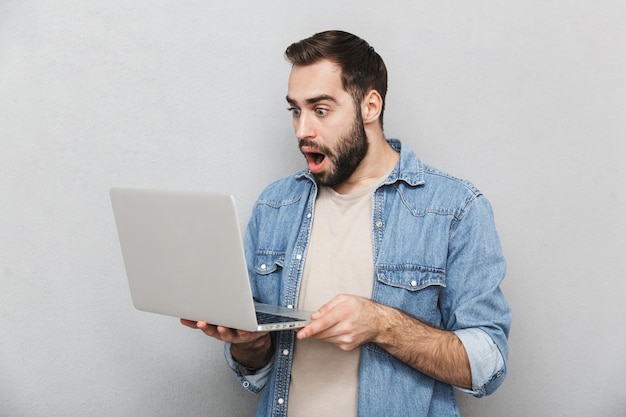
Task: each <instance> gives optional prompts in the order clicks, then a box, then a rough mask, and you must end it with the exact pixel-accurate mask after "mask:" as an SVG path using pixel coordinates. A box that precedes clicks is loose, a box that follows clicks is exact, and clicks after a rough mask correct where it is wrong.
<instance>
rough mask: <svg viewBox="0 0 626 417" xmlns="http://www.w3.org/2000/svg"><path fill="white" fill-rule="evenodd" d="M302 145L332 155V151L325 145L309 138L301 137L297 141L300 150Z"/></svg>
mask: <svg viewBox="0 0 626 417" xmlns="http://www.w3.org/2000/svg"><path fill="white" fill-rule="evenodd" d="M303 146H306V147H309V148H311V149H313V150H314V151H317V152H319V153H323V154H324V155H332V153H333V152H332V151H331V150H330V149H329V148H327V147H326V146H324V145H320V144H319V143H318V142H316V141H314V140H311V139H302V140H301V141H300V142H299V143H298V148H300V150H302V147H303Z"/></svg>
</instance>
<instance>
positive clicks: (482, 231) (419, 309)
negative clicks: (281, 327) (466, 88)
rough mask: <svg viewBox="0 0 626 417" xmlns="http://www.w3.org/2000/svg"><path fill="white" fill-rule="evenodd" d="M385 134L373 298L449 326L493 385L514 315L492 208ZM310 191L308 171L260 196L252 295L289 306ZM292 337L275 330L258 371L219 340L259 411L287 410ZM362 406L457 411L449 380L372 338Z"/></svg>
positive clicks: (475, 376)
mask: <svg viewBox="0 0 626 417" xmlns="http://www.w3.org/2000/svg"><path fill="white" fill-rule="evenodd" d="M388 142H389V143H390V144H391V146H392V147H393V148H394V149H395V150H396V151H398V152H400V160H399V162H398V164H397V165H396V167H395V168H394V170H393V171H392V172H391V174H390V175H389V177H388V178H387V180H386V181H385V182H384V183H383V184H382V185H381V186H380V187H379V188H378V189H377V190H376V191H375V192H374V195H373V200H372V207H373V219H372V242H373V254H374V263H375V265H374V270H375V274H374V276H373V277H372V278H373V290H372V299H373V300H374V301H377V302H379V303H381V304H385V305H388V306H391V307H394V308H397V309H400V310H402V311H404V312H405V313H407V314H409V315H411V316H413V317H415V318H417V319H419V320H421V321H422V322H424V323H427V324H429V325H431V326H435V327H438V328H441V329H446V330H450V331H454V332H455V333H456V334H457V336H458V337H459V338H460V339H461V341H462V342H463V344H464V347H465V349H466V351H467V353H468V356H469V359H470V366H471V369H472V382H473V385H474V386H473V390H472V391H471V392H472V393H473V394H474V395H475V396H477V397H480V396H483V395H486V394H490V393H492V392H493V391H495V389H496V388H497V387H498V386H499V385H500V384H501V383H502V381H503V379H504V377H505V375H506V360H507V356H508V345H507V338H508V332H509V327H510V323H511V311H510V309H509V306H508V304H507V302H506V301H505V299H504V296H503V294H502V293H501V291H500V287H499V285H500V282H501V281H502V279H503V277H504V274H505V269H506V266H505V261H504V258H503V255H502V251H501V247H500V243H499V239H498V236H497V233H496V229H495V226H494V221H493V214H492V211H491V206H490V204H489V202H488V201H487V199H486V198H485V197H484V196H483V195H482V194H481V193H480V192H479V191H478V190H477V189H476V188H475V187H474V186H473V185H472V184H470V183H468V182H465V181H462V180H458V179H456V178H453V177H451V176H449V175H447V174H445V173H442V172H440V171H437V170H435V169H433V168H431V167H429V166H427V165H425V164H423V163H422V162H421V161H420V160H419V159H418V158H417V157H416V156H415V154H414V153H413V152H412V151H411V150H410V149H408V148H406V147H403V146H402V143H401V142H400V141H399V140H389V141H388ZM316 195H317V186H316V184H315V181H314V180H313V178H312V176H311V174H310V172H308V171H307V170H305V171H301V172H299V173H296V174H294V175H292V176H290V177H287V178H284V179H282V180H279V181H277V182H275V183H273V184H271V185H269V186H268V187H267V188H266V189H265V190H264V191H263V193H262V194H261V195H260V197H259V199H258V201H257V202H256V204H255V206H254V209H253V213H252V218H251V220H250V223H249V225H248V229H247V232H246V237H245V245H246V257H247V263H248V272H249V275H250V280H251V284H252V291H253V295H254V297H255V299H256V300H257V301H260V302H263V303H268V304H278V305H282V306H287V307H290V308H293V307H296V304H297V300H298V290H299V287H300V280H301V278H302V270H303V267H304V262H305V260H306V254H307V247H308V243H309V236H310V234H311V226H312V222H313V217H314V215H315V213H314V208H315V198H316ZM294 336H295V333H294V332H293V331H282V332H275V333H272V337H273V343H274V348H275V354H274V357H273V359H272V361H271V362H270V363H269V364H268V365H267V366H266V367H265V368H263V369H261V370H259V371H257V372H255V373H253V374H250V372H248V371H247V370H246V369H245V368H243V367H241V366H239V364H237V363H236V362H235V361H234V360H233V359H232V357H231V356H230V346H229V345H228V344H227V345H226V346H225V354H226V357H227V360H228V363H229V365H230V367H231V368H232V369H233V370H234V371H235V373H236V374H237V376H238V378H239V379H240V382H241V383H242V385H243V386H244V387H246V388H247V389H248V390H250V391H252V392H261V391H262V392H263V393H262V396H261V398H260V401H259V405H258V408H257V413H256V415H257V416H286V413H287V405H288V401H289V379H290V371H291V363H292V352H293V349H294V341H295V338H294ZM494 355H495V356H494ZM485 359H488V361H487V365H485ZM489 363H491V364H494V363H495V364H496V365H495V366H494V365H489ZM263 388H264V389H263ZM358 409H359V416H382V415H386V416H409V415H411V416H413V415H414V416H456V415H458V408H457V405H456V401H455V397H454V393H453V387H452V386H450V385H448V384H445V383H442V382H439V381H436V380H434V379H432V378H430V377H428V376H426V375H424V374H422V373H420V372H418V371H417V370H415V369H413V368H411V367H409V366H408V365H406V364H404V363H403V362H401V361H399V360H397V359H396V358H394V357H393V356H391V355H390V354H389V353H387V352H386V351H385V350H383V349H381V348H380V347H378V346H377V345H375V344H371V343H370V344H367V345H364V346H362V347H361V362H360V370H359V398H358Z"/></svg>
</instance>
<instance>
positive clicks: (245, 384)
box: [242, 381, 250, 388]
mask: <svg viewBox="0 0 626 417" xmlns="http://www.w3.org/2000/svg"><path fill="white" fill-rule="evenodd" d="M242 385H243V387H244V388H248V387H249V386H250V383H249V382H248V381H243V384H242Z"/></svg>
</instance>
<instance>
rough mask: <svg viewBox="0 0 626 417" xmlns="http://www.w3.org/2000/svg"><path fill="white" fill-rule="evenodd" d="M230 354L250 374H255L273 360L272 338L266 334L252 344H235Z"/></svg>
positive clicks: (251, 342) (232, 345)
mask: <svg viewBox="0 0 626 417" xmlns="http://www.w3.org/2000/svg"><path fill="white" fill-rule="evenodd" d="M230 354H231V356H232V357H233V359H234V360H235V361H236V362H237V363H239V364H240V365H241V366H242V367H243V368H245V369H246V371H247V372H248V373H254V372H255V371H257V370H259V369H261V368H263V367H264V366H265V365H267V363H268V362H269V361H270V359H271V358H272V338H271V337H270V335H269V334H266V335H264V336H261V337H259V338H258V339H255V340H253V341H250V342H245V343H236V344H234V343H233V344H231V345H230Z"/></svg>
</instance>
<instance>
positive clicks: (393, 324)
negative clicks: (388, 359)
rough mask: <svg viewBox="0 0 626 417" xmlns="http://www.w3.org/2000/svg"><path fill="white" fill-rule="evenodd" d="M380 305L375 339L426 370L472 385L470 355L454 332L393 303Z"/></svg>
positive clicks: (458, 383) (463, 385)
mask: <svg viewBox="0 0 626 417" xmlns="http://www.w3.org/2000/svg"><path fill="white" fill-rule="evenodd" d="M379 308H380V309H381V315H380V316H379V317H380V322H379V323H378V325H379V332H378V335H377V337H376V339H375V340H374V343H376V344H377V345H379V346H380V347H382V348H383V349H385V350H386V351H387V352H389V353H390V354H391V355H393V356H394V357H396V358H398V359H399V360H401V361H402V362H404V363H406V364H407V365H409V366H411V367H413V368H415V369H417V370H418V371H420V372H422V373H423V374H426V375H428V376H430V377H432V378H434V379H436V380H438V381H442V382H445V383H448V384H451V385H455V386H457V387H461V388H468V389H471V387H472V374H471V370H470V364H469V359H468V357H467V353H466V352H465V348H464V347H463V344H462V343H461V341H460V340H459V338H458V337H457V336H456V335H455V334H454V333H453V332H451V331H446V330H441V329H437V328H434V327H431V326H428V325H426V324H424V323H422V322H420V321H419V320H416V319H414V318H412V317H409V316H407V315H406V314H404V313H403V312H401V311H399V310H396V309H393V308H391V307H386V306H382V305H380V307H379Z"/></svg>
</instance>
